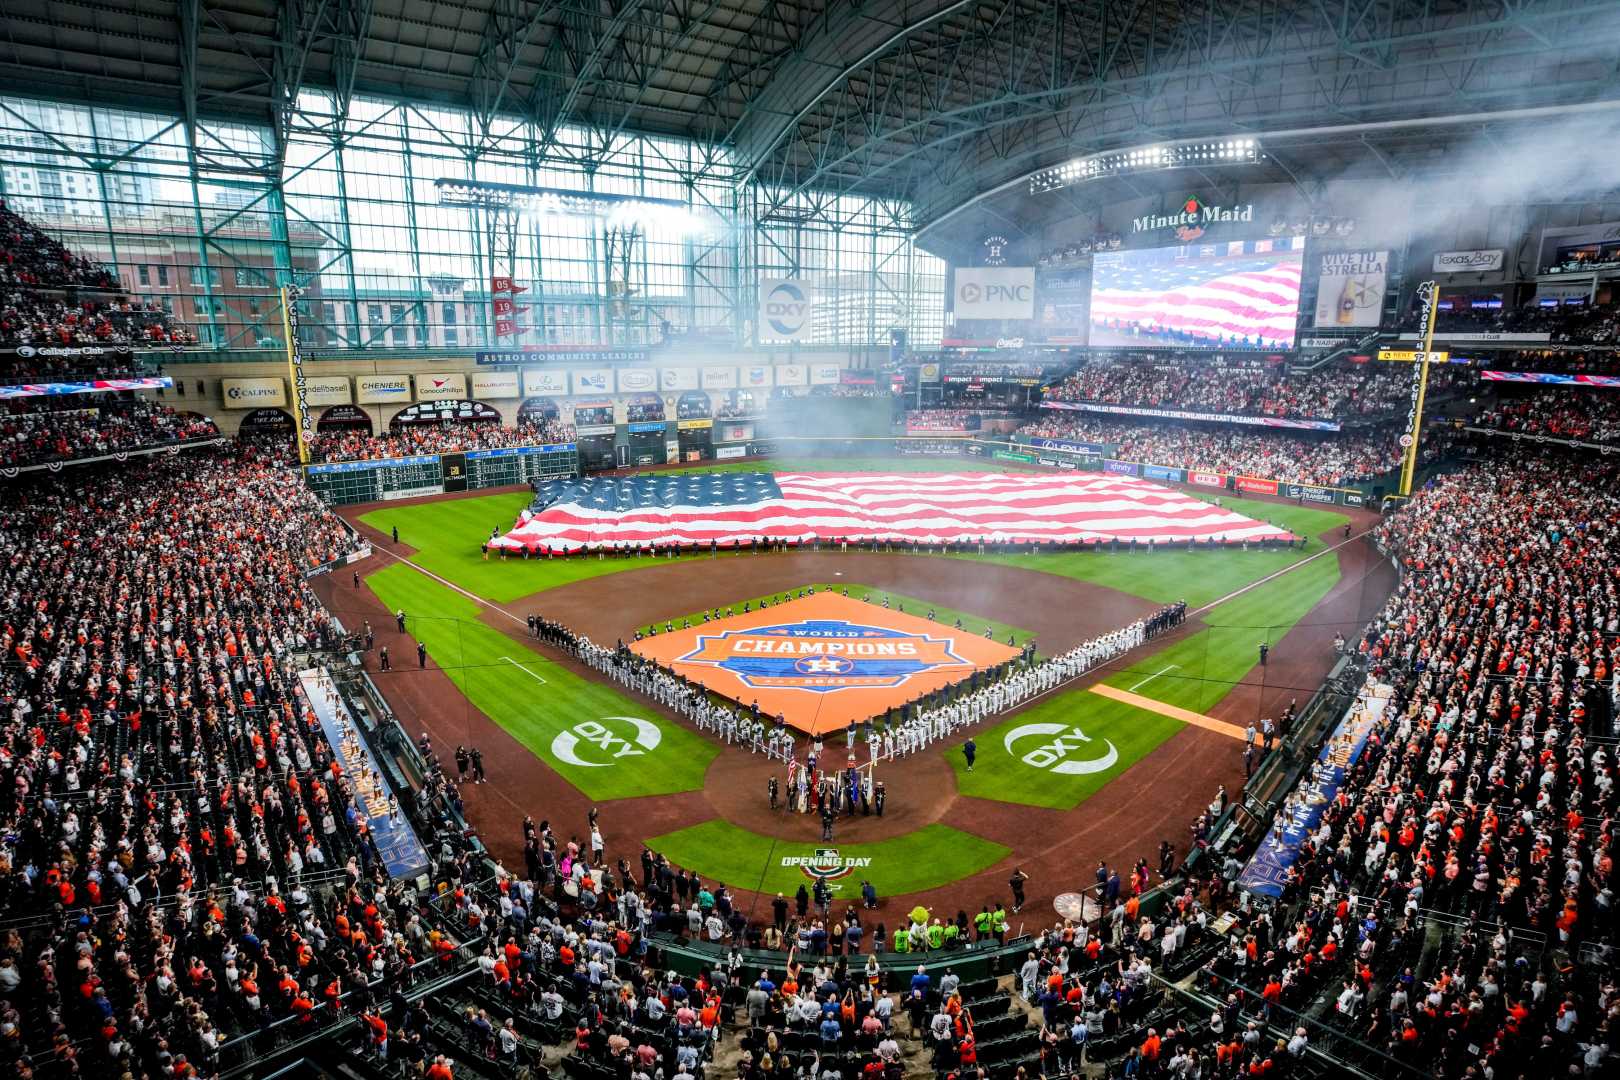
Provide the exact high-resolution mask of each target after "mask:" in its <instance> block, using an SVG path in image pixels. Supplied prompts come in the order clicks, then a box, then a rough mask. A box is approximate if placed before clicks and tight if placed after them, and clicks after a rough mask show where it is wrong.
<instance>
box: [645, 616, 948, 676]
mask: <svg viewBox="0 0 1620 1080" xmlns="http://www.w3.org/2000/svg"><path fill="white" fill-rule="evenodd" d="M677 660H678V661H680V662H685V663H693V664H711V665H713V666H715V667H718V668H723V669H724V670H726V671H729V672H731V673H732V674H734V675H736V676H737V677H738V678H739V679H741V680H742V681H743V682H744V683H745V684H747V685H748V686H753V687H760V688H771V689H798V690H809V691H812V692H815V693H829V692H831V691H835V690H849V689H855V688H861V687H893V686H901V685H903V684H904V683H905V682H906V681H907V680H909V679H911V678H913V677H914V676H917V675H921V674H923V673H924V672H929V671H937V670H939V669H941V668H962V669H964V670H967V669H971V668H972V667H973V665H972V664H971V663H969V662H968V661H966V660H964V659H962V657H960V656H958V655H957V654H956V653H955V652H953V651H952V649H951V642H950V640H949V639H946V638H933V637H928V636H926V635H923V634H911V633H907V632H905V631H903V630H894V629H890V628H889V627H886V626H863V625H861V624H859V623H851V622H846V621H844V620H842V619H807V620H805V621H803V622H796V623H783V624H781V625H778V626H756V627H752V628H750V629H747V630H727V631H724V632H723V633H719V634H705V635H702V636H700V637H699V638H698V639H697V647H696V648H694V649H693V650H692V651H691V652H689V653H687V654H686V655H685V656H681V657H677Z"/></svg>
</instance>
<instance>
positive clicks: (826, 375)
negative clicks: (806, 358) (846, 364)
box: [810, 363, 842, 386]
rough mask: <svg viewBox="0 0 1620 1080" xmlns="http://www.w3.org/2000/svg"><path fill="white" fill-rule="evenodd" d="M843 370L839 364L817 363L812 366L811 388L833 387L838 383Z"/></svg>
mask: <svg viewBox="0 0 1620 1080" xmlns="http://www.w3.org/2000/svg"><path fill="white" fill-rule="evenodd" d="M841 370H842V368H840V367H839V366H838V365H837V364H828V363H816V364H811V365H810V385H811V386H831V385H833V384H835V383H837V382H838V378H839V372H840V371H841Z"/></svg>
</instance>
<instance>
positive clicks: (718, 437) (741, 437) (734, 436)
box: [714, 420, 754, 442]
mask: <svg viewBox="0 0 1620 1080" xmlns="http://www.w3.org/2000/svg"><path fill="white" fill-rule="evenodd" d="M714 437H715V441H716V442H751V441H752V440H753V438H754V425H753V424H738V423H734V422H732V421H729V420H726V421H722V422H720V423H719V424H717V425H716V426H715V429H714Z"/></svg>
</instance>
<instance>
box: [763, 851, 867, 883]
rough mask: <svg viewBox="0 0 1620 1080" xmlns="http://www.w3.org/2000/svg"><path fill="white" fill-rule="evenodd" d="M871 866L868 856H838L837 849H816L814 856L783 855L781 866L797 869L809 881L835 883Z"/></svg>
mask: <svg viewBox="0 0 1620 1080" xmlns="http://www.w3.org/2000/svg"><path fill="white" fill-rule="evenodd" d="M871 865H872V858H871V856H869V855H866V856H860V855H849V856H845V855H840V854H838V849H837V848H817V849H816V853H815V854H814V855H784V856H782V866H783V867H785V868H787V869H792V868H793V867H798V869H799V873H801V874H803V875H804V876H805V877H807V878H809V879H810V880H811V881H837V880H838V879H839V878H846V877H849V875H851V874H853V873H854V872H855V871H857V870H865V869H866V868H867V867H869V866H871Z"/></svg>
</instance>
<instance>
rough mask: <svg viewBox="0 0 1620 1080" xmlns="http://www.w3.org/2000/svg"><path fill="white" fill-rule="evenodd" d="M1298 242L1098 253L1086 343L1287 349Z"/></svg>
mask: <svg viewBox="0 0 1620 1080" xmlns="http://www.w3.org/2000/svg"><path fill="white" fill-rule="evenodd" d="M1304 247H1305V243H1304V240H1303V239H1302V238H1299V237H1285V238H1282V239H1276V240H1235V241H1231V242H1229V243H1220V244H1187V245H1178V246H1175V247H1163V248H1149V249H1142V250H1132V251H1109V252H1101V253H1099V254H1098V255H1097V256H1096V258H1095V259H1094V260H1093V263H1092V272H1091V342H1090V343H1091V344H1092V345H1094V346H1097V345H1103V346H1133V345H1165V346H1177V347H1181V348H1209V349H1292V348H1293V347H1294V334H1295V329H1296V327H1297V325H1298V322H1299V282H1300V274H1301V269H1302V263H1303V260H1304V254H1305V251H1304Z"/></svg>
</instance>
